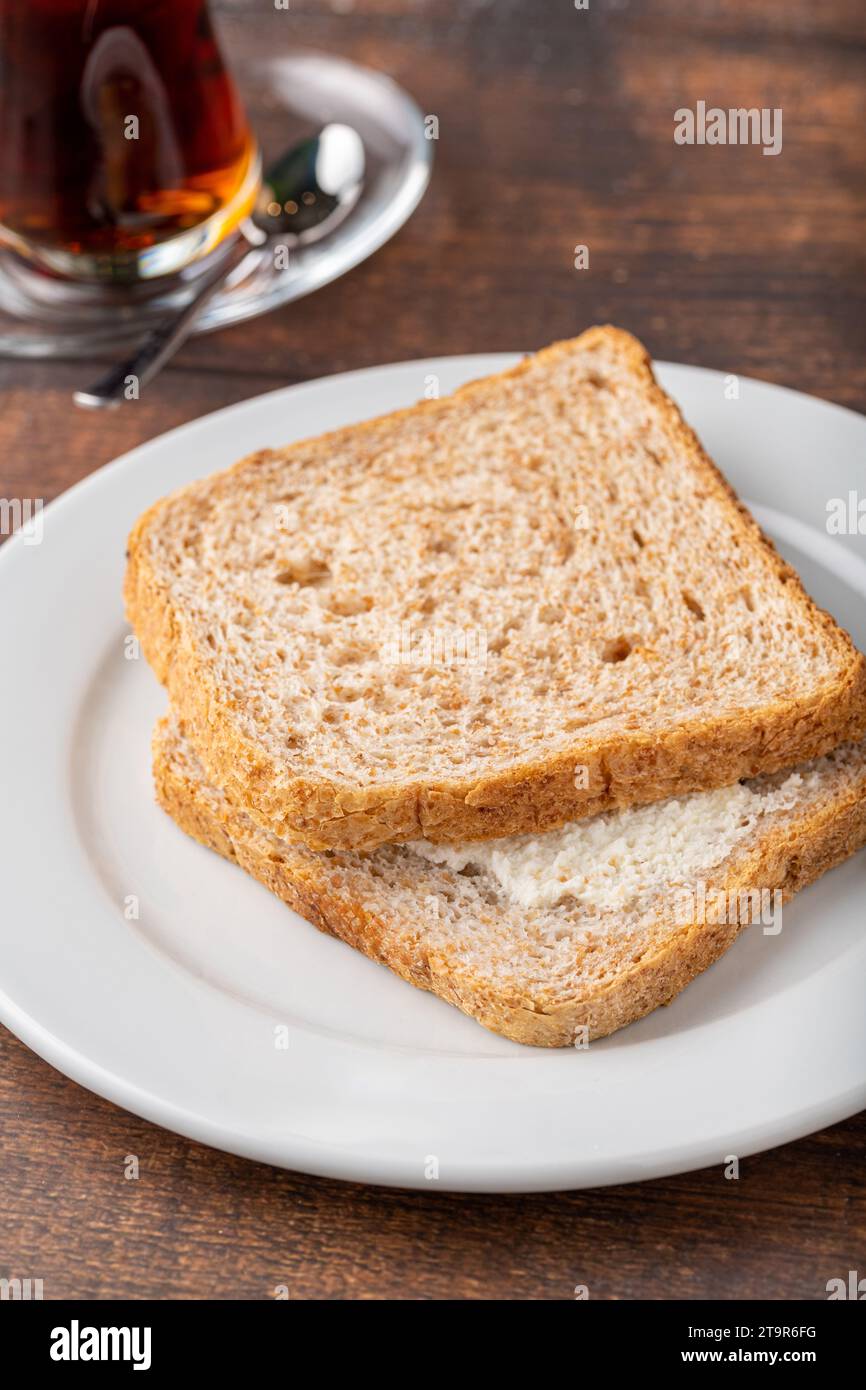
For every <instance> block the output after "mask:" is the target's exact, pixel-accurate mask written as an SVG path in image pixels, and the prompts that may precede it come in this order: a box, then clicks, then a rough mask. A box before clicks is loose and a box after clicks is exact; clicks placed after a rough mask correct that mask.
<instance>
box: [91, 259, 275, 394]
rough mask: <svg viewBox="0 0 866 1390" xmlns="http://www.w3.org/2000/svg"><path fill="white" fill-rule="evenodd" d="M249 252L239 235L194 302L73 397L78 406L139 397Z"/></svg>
mask: <svg viewBox="0 0 866 1390" xmlns="http://www.w3.org/2000/svg"><path fill="white" fill-rule="evenodd" d="M250 250H251V247H250V244H249V242H248V241H247V240H246V238H245V237H244V236H243V235H240V236H239V237H238V240H237V243H236V245H235V246H234V247H233V248H232V250H231V251H230V252H229V254H228V255H227V256H226V257H225V259H224V260H221V261H220V263H219V265H218V266H215V267H214V269H213V270H211V271H208V272H207V273H206V274H205V275H203V276H202V278H201V280H200V281H199V282H198V284H197V285H196V288H195V292H194V293H193V296H192V298H191V299H189V300H187V302H186V304H184V306H183V308H182V309H179V310H178V312H177V313H176V314H172V315H171V316H170V317H168V318H165V319H163V321H162V322H161V323H158V324H157V325H156V327H155V328H153V329H151V331H150V332H149V333H148V334H147V336H146V337H145V338H143V339H142V341H141V342H140V343H139V345H138V347H137V348H136V349H135V350H134V352H132V353H131V354H130V356H129V357H127V358H126V359H125V360H124V361H123V362H117V363H115V365H114V366H113V367H109V369H108V371H107V372H105V373H104V374H103V375H102V376H101V377H100V378H99V380H98V381H95V382H93V384H92V385H91V386H89V387H88V388H87V390H86V391H76V392H75V394H74V396H73V400H74V401H75V404H76V405H80V406H83V407H84V408H85V409H87V410H101V409H103V408H104V407H106V406H113V405H119V404H120V402H121V401H122V400H124V399H129V397H128V396H127V392H128V391H129V389H130V386H131V385H133V384H134V386H135V392H136V394H137V393H138V391H139V390H140V388H141V387H142V386H144V385H145V384H146V383H147V382H148V381H151V380H152V379H153V378H154V377H155V376H156V374H157V372H158V371H160V369H161V368H162V367H164V366H165V363H166V362H167V361H168V360H169V358H170V357H172V356H173V355H174V353H175V352H177V349H178V348H179V347H180V345H181V343H182V342H184V340H185V339H186V338H187V336H188V334H189V332H190V329H191V328H192V326H193V324H194V323H195V321H196V319H197V318H198V316H199V314H200V313H201V311H202V309H203V308H204V306H205V305H206V304H207V302H208V300H210V299H211V297H212V296H213V295H214V294H216V292H217V290H218V289H219V288H220V286H221V285H223V284H224V283H225V281H226V280H227V279H228V277H229V276H230V275H231V274H232V272H233V271H234V270H236V269H237V267H238V266H239V265H240V264H241V263H242V262H243V260H244V259H245V258H246V256H247V255H248V254H249V252H250Z"/></svg>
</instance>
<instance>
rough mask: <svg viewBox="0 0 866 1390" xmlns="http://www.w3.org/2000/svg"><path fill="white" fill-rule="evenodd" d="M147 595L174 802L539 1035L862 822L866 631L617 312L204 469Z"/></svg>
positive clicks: (566, 1039) (795, 883)
mask: <svg viewBox="0 0 866 1390" xmlns="http://www.w3.org/2000/svg"><path fill="white" fill-rule="evenodd" d="M125 595H126V604H127V612H128V615H129V617H130V620H131V622H132V624H133V627H134V629H135V631H136V633H137V634H138V636H139V637H140V639H141V642H142V646H143V649H144V652H145V654H146V656H147V657H148V659H149V661H150V663H151V664H152V666H153V668H154V670H155V672H156V674H157V675H158V677H159V678H160V679H161V680H162V681H163V683H164V684H165V685H166V687H167V690H168V693H169V698H170V704H171V710H172V713H171V715H170V717H169V719H168V720H167V721H166V722H165V723H164V724H163V725H161V726H160V729H159V730H158V732H157V735H156V739H155V744H154V771H155V781H156V786H157V795H158V798H159V800H160V801H161V803H162V805H163V806H164V807H165V808H166V809H167V810H168V811H169V813H170V814H171V815H172V816H173V817H174V818H175V820H176V821H177V822H178V823H179V824H180V825H181V827H182V828H183V829H185V830H187V831H188V832H189V833H190V834H192V835H193V836H195V837H196V838H197V839H199V840H201V841H203V842H204V843H206V844H208V845H210V846H211V847H212V848H214V849H216V850H218V851H219V852H220V853H222V854H224V855H226V857H228V858H231V859H235V860H237V861H238V862H239V863H240V864H241V865H242V866H243V867H244V868H245V869H247V871H248V872H250V873H251V874H253V876H254V877H256V878H258V879H259V880H261V881H263V882H265V883H266V884H267V886H268V887H270V888H271V889H272V890H273V891H274V892H276V893H277V894H278V896H280V897H281V898H283V899H284V900H285V901H287V902H289V903H290V904H291V905H292V906H293V907H295V908H297V909H298V910H299V911H300V912H301V914H302V915H303V916H305V917H307V918H308V919H309V920H310V921H312V922H313V923H314V925H317V926H319V927H322V928H323V929H325V930H327V931H330V932H332V933H334V934H336V935H338V936H340V937H341V938H342V939H344V940H346V941H349V942H350V943H351V944H353V945H355V946H356V947H358V948H359V949H361V950H363V951H364V952H365V953H366V954H368V955H370V956H372V957H374V958H375V959H377V960H381V961H382V962H383V963H385V964H387V965H389V966H390V967H391V968H392V969H394V970H395V971H396V972H397V973H398V974H400V975H402V976H403V977H404V978H406V979H408V980H410V981H411V982H412V983H414V984H416V985H419V986H421V987H423V988H427V989H432V990H434V991H435V992H436V993H438V994H440V995H441V996H442V997H443V998H445V999H448V1000H449V1001H450V1002H452V1003H454V1004H456V1005H457V1006H458V1007H460V1008H462V1009H464V1010H465V1011H466V1012H467V1013H469V1014H471V1015H472V1016H473V1017H475V1018H477V1019H478V1020H479V1021H480V1022H482V1023H484V1024H486V1026H488V1027H491V1028H493V1029H495V1030H496V1031H498V1032H501V1033H503V1034H505V1035H506V1036H508V1037H512V1038H516V1039H518V1040H520V1041H525V1042H531V1043H538V1044H543V1045H564V1044H568V1043H574V1042H575V1041H576V1040H579V1039H581V1038H584V1037H599V1036H602V1035H604V1034H605V1033H608V1032H610V1031H612V1030H613V1029H615V1028H618V1027H621V1026H623V1024H625V1023H628V1022H631V1021H632V1020H633V1019H635V1018H638V1017H640V1016H641V1015H642V1014H645V1013H646V1012H648V1011H649V1010H650V1009H652V1008H655V1007H656V1006H657V1005H658V1004H660V1003H663V1002H666V1001H667V1000H669V999H670V998H672V997H673V996H674V995H675V994H676V993H677V992H678V991H679V990H680V989H682V988H683V986H684V985H685V984H686V983H688V981H689V980H690V979H691V978H693V977H694V975H695V974H696V973H698V972H699V971H700V970H702V969H704V968H705V967H706V966H707V965H709V964H710V963H711V962H712V961H713V960H714V959H716V958H717V957H718V955H719V954H721V952H722V951H724V950H725V949H726V948H727V946H729V945H730V944H731V942H732V941H733V940H734V939H735V938H736V936H737V934H738V932H739V931H740V930H742V928H743V926H744V925H746V923H745V922H744V921H742V920H741V918H742V916H743V914H742V913H740V912H739V911H735V912H732V911H731V910H730V904H729V902H728V897H729V896H730V895H731V894H733V895H734V898H735V899H738V898H739V897H740V896H742V895H745V896H746V899H747V900H748V901H751V896H753V895H754V894H755V893H758V894H759V896H760V895H763V894H767V893H769V894H770V895H771V901H772V902H776V901H777V898H776V895H778V901H779V902H781V901H782V900H783V899H784V898H785V897H787V896H789V895H790V894H791V893H792V892H794V891H796V889H797V888H798V887H800V886H802V885H803V884H805V883H807V882H809V881H810V880H811V879H813V878H815V877H816V876H817V875H818V874H820V873H821V872H823V870H824V869H826V868H829V867H830V866H831V865H832V864H834V863H837V862H839V860H840V859H841V858H844V857H845V856H846V855H847V854H850V853H851V852H853V850H854V849H856V848H857V847H858V846H859V844H861V843H863V841H864V839H866V825H864V814H863V812H862V811H861V807H862V804H863V786H864V781H863V779H864V772H863V768H864V755H863V745H862V743H861V740H863V738H864V736H866V663H864V658H863V656H862V655H861V654H860V653H859V652H858V651H856V649H855V648H854V646H853V644H852V642H851V640H850V638H849V637H848V636H847V634H846V633H844V632H843V631H842V630H841V629H840V628H839V627H837V625H836V624H835V622H834V621H833V619H832V618H831V617H830V616H829V615H828V614H826V613H824V612H822V611H821V610H820V609H818V608H817V607H816V606H815V604H814V603H813V602H812V600H811V599H810V598H809V597H808V595H807V594H806V593H805V591H804V590H803V588H802V585H801V584H800V581H799V579H798V578H797V576H796V574H795V573H794V572H793V571H792V570H791V569H790V568H789V567H788V566H787V565H786V564H785V563H784V562H783V560H782V559H781V558H780V557H779V555H778V554H777V553H776V551H775V549H774V548H773V546H772V544H771V543H770V541H769V540H768V539H767V538H766V537H765V536H764V535H763V534H762V532H761V531H760V529H759V527H758V526H757V524H756V523H755V521H754V520H753V519H752V517H751V516H750V515H749V513H748V511H747V510H746V509H745V507H743V505H742V504H741V503H740V502H739V501H738V499H737V498H736V496H735V495H734V493H733V492H732V491H731V489H730V487H729V486H728V485H727V483H726V482H725V481H724V479H723V478H722V476H721V475H720V474H719V472H718V470H717V469H716V468H715V467H714V465H713V464H712V463H711V462H710V461H709V459H708V458H707V457H706V455H705V454H704V453H703V451H702V449H701V447H700V444H699V443H698V441H697V439H696V438H695V436H694V434H693V433H692V431H691V430H690V429H689V428H688V427H687V426H686V425H685V423H684V422H683V420H682V418H681V416H680V414H679V412H678V410H677V409H676V407H675V406H674V404H673V402H672V401H670V399H669V398H668V397H667V396H666V395H665V394H664V392H663V391H662V390H661V389H660V387H659V386H658V385H657V383H656V382H655V380H654V378H653V375H652V371H651V368H650V365H649V361H648V358H647V355H646V353H645V351H644V349H643V348H642V347H641V345H640V344H639V343H637V342H636V341H635V340H634V339H633V338H631V337H630V336H629V335H628V334H625V333H622V332H620V331H619V330H616V329H612V328H595V329H590V330H589V331H588V332H586V333H584V334H582V335H581V336H580V337H578V338H576V339H574V340H573V341H571V342H566V343H559V344H555V345H554V346H553V347H550V348H547V349H545V350H544V351H542V352H540V353H538V354H536V355H535V356H533V357H530V358H527V359H525V360H524V361H523V362H522V363H521V364H520V365H519V366H518V367H517V368H515V369H513V370H512V371H509V372H505V373H502V374H500V375H498V376H495V377H491V378H489V379H487V380H484V381H480V382H475V383H472V384H471V385H469V386H467V387H464V388H463V389H462V390H460V391H458V392H456V393H455V394H454V395H453V396H451V397H447V398H444V399H442V400H435V401H425V402H423V403H421V404H419V405H417V406H415V407H412V408H411V409H409V410H404V411H400V412H397V413H396V414H393V415H389V416H386V417H384V418H382V419H378V420H374V421H371V422H368V423H366V424H364V425H359V426H352V427H349V428H347V429H343V430H339V431H336V432H332V433H331V434H328V435H324V436H321V437H320V438H318V439H314V440H308V441H304V442H302V443H299V444H294V445H292V446H290V447H288V448H286V449H282V450H265V451H261V452H259V453H257V454H255V455H253V456H251V457H250V458H247V459H244V460H242V461H241V462H240V463H239V464H237V465H235V467H234V468H232V469H229V470H228V471H226V472H223V473H220V474H216V475H213V476H211V477H208V478H205V479H203V480H202V481H200V482H196V483H193V484H190V485H189V486H187V487H185V488H183V489H181V490H180V491H179V492H177V493H174V494H172V495H171V496H170V497H168V498H165V499H163V500H162V501H160V502H158V503H157V504H156V506H154V507H152V508H151V509H150V510H149V511H148V512H146V513H145V514H144V516H143V517H142V518H141V519H140V520H139V522H138V523H137V525H136V527H135V528H134V530H133V532H132V535H131V537H130V544H129V565H128V570H127V578H126V586H125ZM689 894H691V898H689ZM708 894H709V899H710V900H711V906H710V909H709V911H707V901H708V898H707V895H708ZM750 895H751V896H750ZM690 903H691V904H692V906H690V905H689V904H690ZM764 925H765V926H766V924H764Z"/></svg>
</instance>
